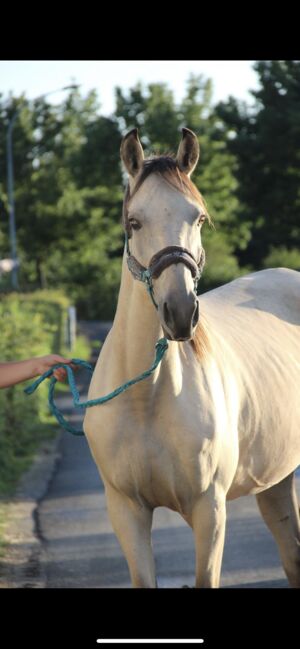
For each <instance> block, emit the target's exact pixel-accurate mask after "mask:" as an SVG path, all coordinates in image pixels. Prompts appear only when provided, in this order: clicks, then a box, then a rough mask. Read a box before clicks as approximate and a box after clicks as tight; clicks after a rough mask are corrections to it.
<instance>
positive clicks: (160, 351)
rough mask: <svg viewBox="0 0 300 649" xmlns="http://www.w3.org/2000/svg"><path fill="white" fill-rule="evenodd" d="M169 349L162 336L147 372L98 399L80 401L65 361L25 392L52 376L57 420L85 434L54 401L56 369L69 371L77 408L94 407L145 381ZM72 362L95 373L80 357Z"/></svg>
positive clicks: (52, 404)
mask: <svg viewBox="0 0 300 649" xmlns="http://www.w3.org/2000/svg"><path fill="white" fill-rule="evenodd" d="M167 349H168V341H167V339H166V338H160V340H158V341H157V343H156V345H155V350H156V352H155V359H154V361H153V363H152V365H151V367H150V368H149V369H148V370H145V372H142V374H139V375H138V376H136V377H135V378H134V379H131V380H130V381H126V382H125V383H123V384H122V385H120V386H119V387H118V388H116V389H115V390H113V391H112V392H109V394H106V395H105V396H104V397H98V398H97V399H90V400H89V401H81V402H80V397H79V392H78V390H77V386H76V382H75V377H74V373H73V370H72V368H71V367H70V366H69V365H66V364H65V363H58V364H56V365H53V367H51V369H50V370H47V372H44V374H42V375H41V376H40V377H39V378H38V379H36V381H34V382H33V383H32V384H31V385H29V386H28V387H27V388H25V390H24V392H25V393H26V394H28V395H30V394H32V393H33V392H35V390H36V389H37V388H38V387H39V385H40V384H41V383H42V382H43V381H45V379H47V378H49V377H50V376H51V380H50V386H49V394H48V403H49V407H50V410H51V412H52V414H53V415H54V417H56V419H57V421H58V422H59V424H60V425H61V426H62V428H64V429H65V430H67V431H69V432H70V433H72V435H84V432H83V430H76V428H74V427H73V426H71V424H70V423H69V422H68V421H67V420H66V419H65V418H64V416H63V414H62V413H61V412H60V410H59V408H58V407H57V405H56V404H55V401H54V390H55V384H56V383H57V379H56V378H55V376H53V372H54V370H56V369H57V368H59V367H63V368H64V369H65V370H66V372H67V378H68V382H69V387H70V391H71V393H72V396H73V405H74V407H75V408H92V407H93V406H99V405H101V404H102V403H106V402H107V401H110V400H111V399H114V398H115V397H117V396H118V394H121V393H122V392H125V390H128V388H130V387H131V386H132V385H135V384H136V383H139V382H140V381H143V380H144V379H146V378H147V377H148V376H150V375H151V374H153V372H154V371H155V370H156V368H157V366H158V365H159V363H160V362H161V361H162V359H163V357H164V355H165V353H166V351H167ZM71 362H72V363H73V365H79V366H81V367H85V368H86V369H88V370H89V371H90V372H91V374H92V373H93V367H92V365H90V364H89V363H87V362H86V361H83V360H81V359H80V358H72V360H71Z"/></svg>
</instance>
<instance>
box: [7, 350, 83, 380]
mask: <svg viewBox="0 0 300 649" xmlns="http://www.w3.org/2000/svg"><path fill="white" fill-rule="evenodd" d="M61 364H64V365H70V366H71V367H72V368H73V369H74V366H73V365H72V364H71V360H70V359H69V358H65V357H64V356H59V355H58V354H48V355H47V356H36V357H35V358H29V359H28V360H26V361H13V362H12V363H0V388H9V387H10V386H11V385H15V384H16V383H22V381H27V379H32V378H33V377H34V376H39V375H40V374H44V372H47V371H48V370H49V369H52V368H54V367H55V366H56V365H61ZM53 374H54V376H55V378H56V379H57V381H64V380H65V378H66V370H65V369H64V368H62V367H61V368H55V369H53Z"/></svg>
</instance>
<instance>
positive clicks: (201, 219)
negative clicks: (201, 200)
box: [197, 214, 206, 225]
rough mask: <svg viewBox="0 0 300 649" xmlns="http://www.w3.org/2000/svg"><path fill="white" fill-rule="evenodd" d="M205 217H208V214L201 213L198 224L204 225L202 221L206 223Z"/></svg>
mask: <svg viewBox="0 0 300 649" xmlns="http://www.w3.org/2000/svg"><path fill="white" fill-rule="evenodd" d="M205 219H206V215H205V214H199V216H198V221H197V225H202V223H204V221H205Z"/></svg>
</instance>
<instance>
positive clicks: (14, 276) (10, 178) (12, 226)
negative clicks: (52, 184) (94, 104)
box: [6, 84, 79, 290]
mask: <svg viewBox="0 0 300 649" xmlns="http://www.w3.org/2000/svg"><path fill="white" fill-rule="evenodd" d="M76 88H79V85H77V84H72V85H71V86H64V87H63V88H58V89H57V90H51V91H50V92H46V93H44V94H43V95H39V97H36V99H44V98H45V97H48V96H49V95H52V94H54V93H56V92H61V91H62V90H75V89H76ZM20 110H21V108H18V109H17V110H16V111H15V113H14V114H13V116H12V117H11V118H10V120H9V123H8V129H7V138H6V144H7V147H6V152H7V192H8V210H9V239H10V252H11V259H12V271H11V285H12V288H13V289H14V290H17V289H18V288H19V282H18V265H19V262H18V258H17V244H16V219H15V201H14V164H13V128H14V125H15V121H16V119H17V117H18V115H19V113H20Z"/></svg>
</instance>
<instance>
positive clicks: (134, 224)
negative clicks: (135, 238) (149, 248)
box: [129, 219, 142, 230]
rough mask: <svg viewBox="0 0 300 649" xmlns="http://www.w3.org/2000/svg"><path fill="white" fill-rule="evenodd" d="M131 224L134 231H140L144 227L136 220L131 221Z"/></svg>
mask: <svg viewBox="0 0 300 649" xmlns="http://www.w3.org/2000/svg"><path fill="white" fill-rule="evenodd" d="M129 223H130V226H131V227H132V229H133V230H140V229H141V227H142V226H141V224H140V222H139V221H137V220H136V219H129Z"/></svg>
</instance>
